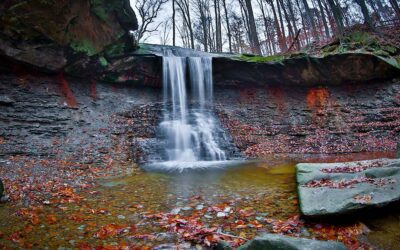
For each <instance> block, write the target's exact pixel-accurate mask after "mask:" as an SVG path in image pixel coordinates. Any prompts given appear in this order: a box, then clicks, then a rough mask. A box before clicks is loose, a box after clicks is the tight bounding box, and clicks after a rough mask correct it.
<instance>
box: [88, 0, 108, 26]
mask: <svg viewBox="0 0 400 250" xmlns="http://www.w3.org/2000/svg"><path fill="white" fill-rule="evenodd" d="M90 11H91V12H92V13H93V14H94V15H95V16H96V17H97V18H99V19H100V20H102V21H103V22H108V15H107V12H106V11H105V9H104V6H103V2H102V1H101V0H90Z"/></svg>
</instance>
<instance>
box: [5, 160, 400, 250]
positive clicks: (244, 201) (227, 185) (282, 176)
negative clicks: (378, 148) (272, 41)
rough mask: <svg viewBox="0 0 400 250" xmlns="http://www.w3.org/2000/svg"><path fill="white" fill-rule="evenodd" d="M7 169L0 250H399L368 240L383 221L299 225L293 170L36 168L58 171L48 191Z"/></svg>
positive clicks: (29, 166) (279, 166)
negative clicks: (335, 249) (303, 241)
mask: <svg viewBox="0 0 400 250" xmlns="http://www.w3.org/2000/svg"><path fill="white" fill-rule="evenodd" d="M11 161H16V162H18V161H22V163H23V164H24V165H23V166H24V167H23V168H20V169H19V170H18V175H19V176H21V177H22V179H21V180H20V182H16V183H15V184H14V185H9V183H7V184H8V185H7V186H8V188H7V193H8V194H9V195H10V199H11V200H12V202H10V203H8V204H3V205H1V207H0V249H14V248H27V249H39V248H40V249H41V248H44V247H45V246H47V247H49V248H50V249H54V248H57V247H65V248H77V249H150V248H153V247H159V248H161V247H163V246H164V247H166V246H170V247H171V246H180V247H181V248H183V249H184V248H189V247H190V246H197V247H203V248H208V247H212V246H214V245H215V244H216V243H217V242H218V241H220V240H225V241H227V242H228V243H229V244H230V245H231V246H233V247H235V246H239V245H241V244H243V243H245V242H246V241H248V240H250V239H252V238H253V237H255V236H256V235H257V234H260V233H262V232H272V233H279V234H285V235H291V236H294V237H306V238H316V239H321V240H328V239H329V240H339V241H342V242H344V243H345V244H346V245H347V246H348V247H349V248H350V249H360V248H361V249H369V248H370V247H372V246H377V245H378V246H394V244H397V243H398V238H396V237H398V233H395V232H392V233H389V234H387V235H386V236H384V237H378V239H374V238H373V236H375V235H379V233H381V232H382V231H384V228H385V227H393V219H392V218H391V217H388V216H389V215H388V216H386V217H382V218H380V219H378V220H377V222H376V221H375V222H374V225H378V226H376V227H374V228H370V229H368V227H370V226H369V225H370V224H369V223H370V221H369V220H368V219H367V220H365V219H362V220H360V221H358V220H353V221H348V222H346V223H339V224H329V223H327V222H321V221H308V220H305V219H304V218H301V217H300V215H299V211H298V200H297V195H296V191H295V190H296V187H295V180H294V162H292V161H286V160H283V161H282V160H277V159H275V163H274V161H273V160H271V161H270V163H269V164H266V163H257V164H255V163H249V164H246V165H245V166H242V167H237V168H232V169H229V170H213V171H211V172H199V173H185V174H179V175H174V174H162V173H146V172H142V171H141V170H139V169H137V168H133V169H131V168H128V173H127V175H124V176H122V177H104V176H105V175H106V174H105V172H107V171H104V170H102V171H99V169H97V168H93V169H92V168H89V167H88V166H87V165H86V166H85V165H84V164H80V165H74V164H72V163H67V162H47V161H44V160H42V162H40V164H41V165H42V167H43V168H47V169H48V170H51V169H52V166H56V165H57V164H59V165H57V168H58V169H62V171H60V173H59V174H60V177H59V178H53V181H51V182H46V179H48V178H46V175H45V174H43V173H46V171H38V168H37V167H35V166H37V165H39V163H38V162H36V161H33V160H31V161H29V160H28V159H24V158H12V159H10V162H11ZM22 163H21V164H22ZM10 164H11V163H10ZM110 167H111V166H110ZM83 170H85V171H83ZM35 171H38V173H39V174H38V175H37V176H36V175H34V174H33V173H34V172H35ZM48 172H51V171H48ZM24 176H25V177H24ZM99 176H103V178H101V179H97V178H98V177H99ZM68 177H69V178H70V179H68ZM77 183H79V184H80V185H76V184H77ZM27 196H28V198H27ZM364 198H365V197H361V198H360V199H364ZM395 216H396V213H395ZM397 216H398V214H397ZM391 221H392V222H391ZM396 221H398V219H397V220H394V222H396ZM379 223H381V224H382V225H384V226H383V227H380V226H379ZM395 228H396V227H395ZM371 230H372V231H371ZM369 239H372V240H371V241H369ZM380 244H384V245H380ZM385 244H386V245H385Z"/></svg>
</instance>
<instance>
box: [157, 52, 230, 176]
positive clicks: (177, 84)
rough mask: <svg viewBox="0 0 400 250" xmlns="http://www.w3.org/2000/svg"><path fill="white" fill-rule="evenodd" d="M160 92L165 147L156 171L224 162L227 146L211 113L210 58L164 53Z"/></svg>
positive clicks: (161, 124) (221, 130) (199, 166)
mask: <svg viewBox="0 0 400 250" xmlns="http://www.w3.org/2000/svg"><path fill="white" fill-rule="evenodd" d="M163 91H164V113H163V120H162V122H161V123H160V127H159V130H160V134H161V137H162V138H163V140H164V142H165V145H164V148H163V152H162V153H161V160H162V161H161V162H158V163H157V164H156V165H157V166H158V168H164V169H168V170H176V169H177V170H181V171H182V170H183V169H187V168H191V169H194V168H206V167H210V166H213V165H215V164H216V163H226V162H228V161H227V160H228V155H229V153H228V152H227V151H226V148H228V147H229V146H227V145H230V143H229V142H228V140H227V138H226V136H225V133H224V131H223V129H222V128H221V125H220V124H219V121H218V120H217V119H216V117H215V115H214V112H213V79H212V58H211V57H207V56H199V55H196V54H194V55H192V54H190V55H185V56H184V57H183V56H175V55H173V54H172V52H171V51H169V50H167V51H165V52H164V55H163ZM153 165H154V164H153ZM217 165H220V166H222V165H224V164H222V165H221V164H217ZM160 166H162V167H160Z"/></svg>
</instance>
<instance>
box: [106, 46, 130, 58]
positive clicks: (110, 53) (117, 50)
mask: <svg viewBox="0 0 400 250" xmlns="http://www.w3.org/2000/svg"><path fill="white" fill-rule="evenodd" d="M124 49H125V46H124V44H122V43H116V44H111V45H109V46H107V47H106V48H105V49H104V50H103V55H104V56H106V57H114V56H118V55H121V54H123V53H124Z"/></svg>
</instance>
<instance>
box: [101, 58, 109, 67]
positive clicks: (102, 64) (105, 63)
mask: <svg viewBox="0 0 400 250" xmlns="http://www.w3.org/2000/svg"><path fill="white" fill-rule="evenodd" d="M99 62H100V64H101V66H103V67H107V65H108V62H107V59H105V58H104V57H100V58H99Z"/></svg>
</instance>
